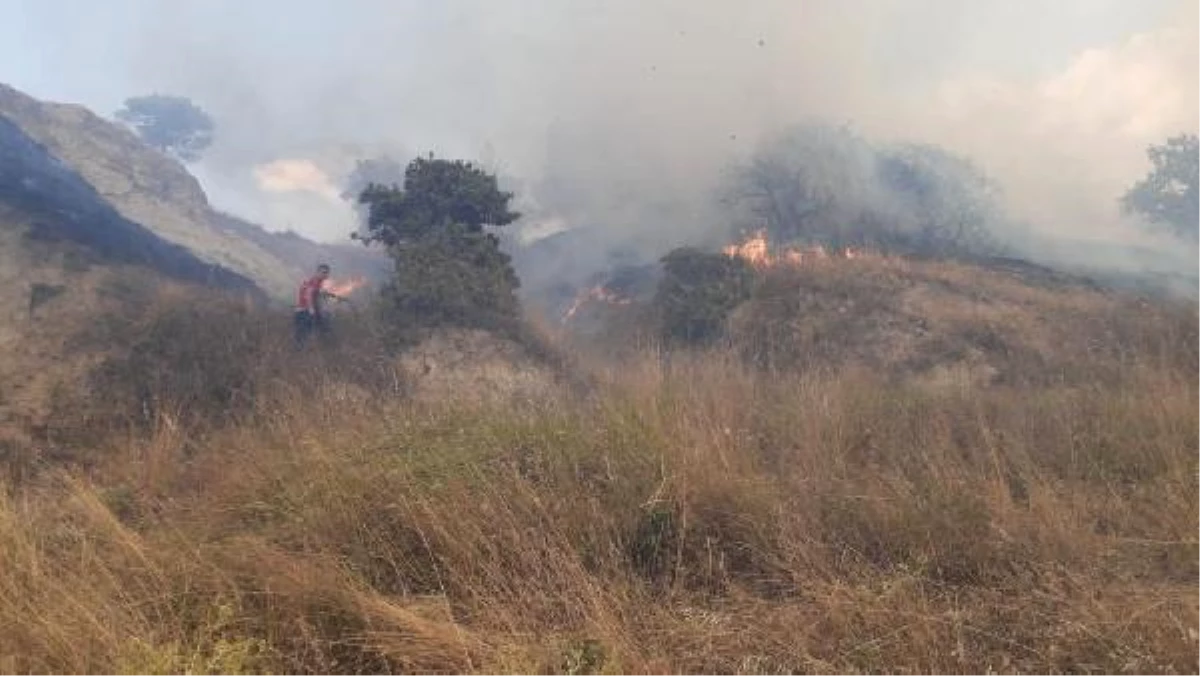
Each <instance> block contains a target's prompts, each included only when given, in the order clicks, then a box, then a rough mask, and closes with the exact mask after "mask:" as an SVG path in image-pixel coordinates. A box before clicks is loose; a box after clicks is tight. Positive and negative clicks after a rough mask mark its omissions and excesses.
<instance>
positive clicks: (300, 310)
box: [293, 263, 341, 349]
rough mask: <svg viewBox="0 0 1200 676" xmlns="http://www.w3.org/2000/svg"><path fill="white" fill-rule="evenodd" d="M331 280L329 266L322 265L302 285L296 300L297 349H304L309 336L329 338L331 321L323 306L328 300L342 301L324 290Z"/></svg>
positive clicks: (294, 321)
mask: <svg viewBox="0 0 1200 676" xmlns="http://www.w3.org/2000/svg"><path fill="white" fill-rule="evenodd" d="M326 279H329V266H328V265H326V264H324V263H322V264H320V265H318V266H317V274H315V275H313V276H312V277H309V278H308V279H306V280H304V282H303V283H302V284H301V285H300V293H299V296H298V297H297V299H296V312H295V314H294V315H293V323H294V325H295V329H296V335H295V339H296V349H300V348H302V347H304V344H305V343H306V342H308V338H309V336H311V335H312V334H313V332H316V333H318V334H320V336H321V337H322V338H323V339H324V338H327V337H328V336H329V320H328V319H327V318H326V316H325V314H324V311H323V309H322V306H323V305H324V301H325V299H327V298H332V299H334V300H341V298H340V297H339V296H338V295H337V294H333V293H330V292H328V291H326V290H325V289H324V288H322V287H323V286H324V284H325V280H326Z"/></svg>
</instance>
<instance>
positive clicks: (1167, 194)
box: [1121, 134, 1200, 242]
mask: <svg viewBox="0 0 1200 676" xmlns="http://www.w3.org/2000/svg"><path fill="white" fill-rule="evenodd" d="M1146 155H1147V156H1148V157H1149V158H1150V163H1151V165H1152V168H1151V169H1150V173H1149V174H1147V175H1146V177H1145V178H1143V179H1142V180H1140V181H1138V182H1137V183H1135V184H1134V185H1133V187H1131V188H1130V189H1129V191H1128V192H1126V193H1125V195H1124V197H1122V198H1121V209H1122V211H1124V212H1125V213H1127V214H1137V215H1139V216H1141V217H1142V218H1144V219H1146V221H1148V222H1149V223H1151V224H1152V225H1154V226H1157V227H1160V228H1164V229H1166V230H1169V231H1171V232H1172V233H1174V234H1175V235H1178V236H1179V237H1183V238H1186V239H1189V240H1191V241H1193V242H1194V241H1196V240H1197V239H1198V238H1200V199H1198V195H1200V192H1198V190H1197V183H1198V182H1200V147H1198V146H1197V140H1196V136H1195V135H1194V134H1180V135H1179V136H1174V137H1172V138H1169V139H1167V140H1166V142H1165V143H1163V144H1162V145H1153V146H1150V147H1149V148H1148V149H1147V150H1146Z"/></svg>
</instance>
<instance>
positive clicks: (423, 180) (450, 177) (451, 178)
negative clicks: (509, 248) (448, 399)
mask: <svg viewBox="0 0 1200 676" xmlns="http://www.w3.org/2000/svg"><path fill="white" fill-rule="evenodd" d="M512 197H513V195H512V194H511V193H508V192H504V191H502V190H500V188H499V187H498V185H497V182H496V177H495V176H494V175H492V174H489V173H488V172H486V171H484V170H482V169H480V168H479V167H477V166H475V165H474V164H472V163H470V162H466V161H462V160H444V159H437V158H435V157H433V155H430V156H429V157H419V158H417V159H415V160H413V161H412V162H411V163H409V165H408V167H407V168H406V169H405V171H404V184H403V185H391V186H383V185H378V184H371V185H369V186H367V188H366V189H365V190H363V192H362V194H361V195H360V197H359V201H360V202H361V203H362V204H364V205H366V207H367V210H368V216H367V227H366V232H365V233H364V234H360V235H358V236H357V237H356V238H357V239H359V240H362V241H364V242H365V243H367V244H371V243H377V244H380V245H382V246H385V247H386V248H387V251H388V254H389V255H390V256H391V257H392V259H393V261H395V272H394V274H393V277H392V279H391V281H390V282H389V283H388V284H387V285H386V286H385V288H384V290H383V298H384V305H385V313H386V315H387V317H388V319H389V320H390V321H391V323H392V324H393V325H394V326H396V327H397V328H399V329H400V330H402V331H406V330H411V329H421V328H429V327H435V326H447V325H448V326H460V327H472V328H486V329H500V330H505V329H512V328H515V326H516V322H517V318H518V316H519V310H520V308H519V304H518V301H517V297H516V290H517V287H518V284H519V282H518V280H517V276H516V273H515V272H514V271H513V267H512V264H511V261H510V259H509V256H508V255H507V254H505V253H504V252H503V251H501V250H500V241H499V239H498V238H497V237H496V236H495V234H493V233H491V232H488V231H487V228H489V227H496V226H504V225H508V224H510V223H512V222H513V221H515V220H516V219H517V218H519V217H520V214H518V213H516V212H514V211H512V210H511V209H509V202H510V201H511V200H512Z"/></svg>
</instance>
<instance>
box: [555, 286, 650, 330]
mask: <svg viewBox="0 0 1200 676" xmlns="http://www.w3.org/2000/svg"><path fill="white" fill-rule="evenodd" d="M594 300H595V301H600V302H602V303H607V304H608V305H629V304H630V303H632V302H633V300H632V299H630V298H626V297H624V296H622V295H620V294H618V293H616V292H615V291H613V290H612V289H609V288H608V287H606V286H604V285H603V284H597V285H596V286H593V287H592V288H590V289H588V290H587V291H584V292H583V293H581V294H579V295H578V296H576V297H575V301H574V302H573V303H571V307H570V308H567V311H566V312H565V313H563V317H562V323H564V324H566V323H567V322H568V321H570V320H571V318H572V317H574V316H575V313H576V312H579V309H580V308H581V307H583V306H584V305H586V304H587V303H589V302H590V301H594Z"/></svg>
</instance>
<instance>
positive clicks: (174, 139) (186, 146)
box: [116, 94, 214, 162]
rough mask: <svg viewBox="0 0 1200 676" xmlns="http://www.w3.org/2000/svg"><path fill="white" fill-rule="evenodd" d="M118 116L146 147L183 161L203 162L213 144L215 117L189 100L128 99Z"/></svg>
mask: <svg viewBox="0 0 1200 676" xmlns="http://www.w3.org/2000/svg"><path fill="white" fill-rule="evenodd" d="M116 117H117V119H118V120H120V121H122V122H124V123H126V124H128V125H130V126H131V127H133V128H134V130H136V131H137V133H138V135H139V136H141V138H142V140H143V141H145V142H146V143H147V144H149V145H151V146H152V147H154V148H157V149H158V150H161V151H162V152H165V153H169V154H171V155H174V156H175V157H177V158H179V159H180V160H182V161H184V162H194V161H196V160H198V159H200V156H201V155H202V154H203V153H204V151H205V150H207V149H208V147H209V146H210V145H212V141H213V131H214V125H213V121H212V118H211V117H209V115H208V113H206V112H204V110H202V109H201V108H200V107H199V106H197V105H196V104H195V103H193V102H192V101H191V99H188V98H186V97H182V96H168V95H165V94H151V95H149V96H135V97H132V98H129V99H126V100H125V107H124V108H122V109H120V110H118V111H117V112H116Z"/></svg>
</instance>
